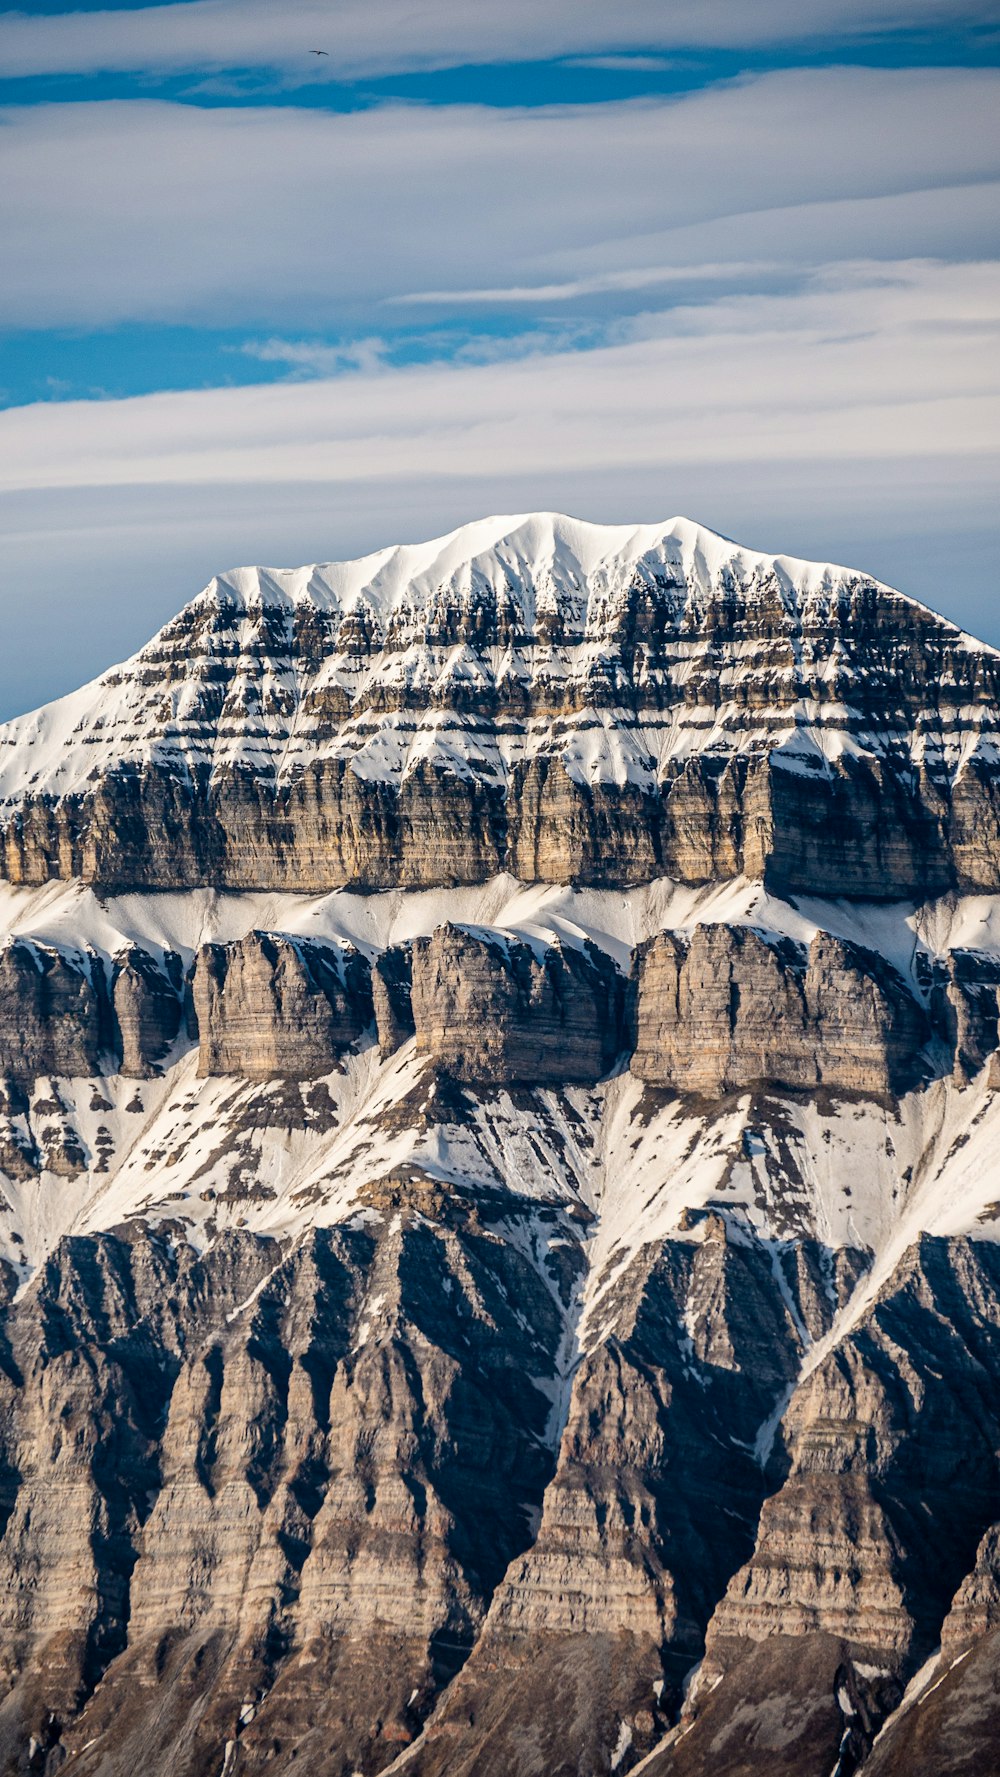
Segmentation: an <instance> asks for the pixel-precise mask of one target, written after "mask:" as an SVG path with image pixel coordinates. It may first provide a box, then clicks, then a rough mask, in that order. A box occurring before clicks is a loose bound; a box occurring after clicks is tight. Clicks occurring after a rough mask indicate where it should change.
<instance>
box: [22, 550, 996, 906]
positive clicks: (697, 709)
mask: <svg viewBox="0 0 1000 1777" xmlns="http://www.w3.org/2000/svg"><path fill="white" fill-rule="evenodd" d="M540 522H541V523H542V524H543V525H544V524H549V525H550V527H551V526H552V524H553V521H551V520H542V521H540ZM560 523H561V521H559V520H556V521H554V532H553V543H552V549H553V551H554V555H553V558H552V560H551V561H546V562H545V563H542V564H539V565H538V566H537V567H535V568H531V567H529V566H528V565H527V564H526V563H524V562H523V561H518V562H517V566H516V567H515V566H514V562H515V559H516V558H517V557H518V554H519V549H518V544H517V542H516V539H513V538H512V539H511V540H509V542H508V545H507V552H506V553H505V552H504V551H503V550H501V552H500V553H499V554H497V555H495V556H490V557H489V559H488V560H487V562H486V564H485V566H479V567H477V566H476V565H474V564H473V563H472V562H471V561H470V562H469V563H467V564H466V565H465V567H464V568H459V569H457V570H455V569H454V568H453V569H452V570H450V571H449V574H448V575H446V577H445V579H444V580H443V581H442V583H441V584H439V585H435V586H433V587H431V586H429V585H428V584H426V582H425V581H422V580H420V581H419V582H418V583H414V584H413V585H411V586H407V587H405V588H403V589H401V590H400V592H399V594H398V596H397V597H396V600H395V603H394V604H393V605H392V607H391V608H390V609H387V610H385V611H383V612H382V614H381V616H380V615H378V614H377V613H376V612H375V611H374V609H373V608H372V606H371V605H370V604H369V603H368V602H367V601H366V600H365V599H363V598H362V599H360V600H359V601H358V602H356V603H350V602H349V603H348V604H347V605H346V606H345V605H344V604H343V603H342V601H341V599H340V596H339V595H337V594H336V593H334V592H333V590H332V586H331V584H329V583H328V582H327V581H325V580H324V577H323V575H324V571H323V570H317V571H316V581H315V587H314V591H313V592H309V591H306V592H303V593H302V594H301V596H299V595H296V597H295V598H294V599H291V598H290V597H289V595H288V593H287V591H284V590H281V589H279V588H278V586H277V585H276V584H275V578H274V577H273V576H271V575H269V574H268V573H267V572H265V571H260V572H257V573H253V572H249V573H248V574H246V575H244V576H243V577H242V579H241V583H240V584H239V586H237V585H235V584H231V583H229V582H227V581H219V582H215V583H213V585H212V587H210V588H209V589H207V591H206V592H205V593H204V594H202V595H201V596H200V597H199V598H198V599H196V600H195V601H194V602H193V603H192V604H191V605H189V606H188V607H187V608H186V609H185V610H184V611H183V612H181V614H180V615H179V616H178V617H177V618H176V619H174V620H173V622H171V623H169V624H167V625H166V627H165V628H164V629H163V630H162V631H161V632H160V634H159V635H158V636H157V637H155V638H154V640H153V641H152V642H150V644H149V645H148V647H147V648H145V649H143V650H142V652H141V654H140V655H139V657H138V660H137V663H136V664H134V665H131V666H130V667H129V669H128V670H127V672H126V671H124V670H123V672H122V673H121V674H120V675H118V677H117V680H116V676H115V675H113V674H112V675H108V681H107V682H108V683H109V684H112V685H114V684H116V683H117V684H118V686H119V687H120V700H121V706H122V716H121V720H120V723H119V724H117V725H116V724H114V723H112V724H111V727H110V730H109V728H108V726H107V724H106V723H105V722H104V719H103V718H101V726H100V727H95V730H94V733H93V736H92V738H93V739H94V741H95V743H99V744H95V745H94V746H92V747H89V748H88V749H87V752H88V758H87V766H88V769H87V771H86V772H85V773H84V772H83V771H81V772H80V773H79V774H78V776H76V777H73V778H72V782H71V784H70V785H69V787H64V788H60V787H59V786H60V784H61V781H62V780H54V787H53V788H46V787H44V786H42V787H40V788H37V787H34V788H31V789H25V790H24V791H23V792H22V791H21V790H18V792H17V794H16V795H13V796H11V798H10V800H9V802H8V805H7V807H6V809H5V811H4V816H3V823H2V825H3V846H2V850H3V868H4V871H5V873H6V875H7V876H8V877H9V879H10V880H11V881H13V882H18V883H40V882H44V881H47V880H48V879H49V878H51V877H53V876H59V877H63V878H68V877H71V876H80V877H82V878H83V879H84V880H85V881H87V882H92V883H94V884H97V885H99V886H101V887H102V888H104V889H107V890H114V889H134V888H140V887H146V888H181V887H191V886H195V885H198V884H205V883H208V884H211V885H213V886H216V887H230V888H238V889H249V888H263V889H286V890H289V889H291V890H294V889H303V890H317V891H322V890H327V889H330V888H334V887H338V886H343V885H345V884H350V885H353V886H355V887H359V888H369V889H374V888H388V887H396V886H399V885H404V886H406V885H410V886H434V885H437V884H440V883H461V882H478V881H483V880H485V879H486V878H488V877H490V876H492V875H494V874H496V873H497V872H498V871H500V870H504V869H507V870H510V871H512V872H513V873H515V874H518V875H520V876H522V877H524V878H526V879H529V880H544V881H556V882H566V881H570V880H575V881H580V882H591V883H604V884H615V885H622V886H624V885H627V884H630V883H637V882H644V881H648V880H650V879H651V878H653V877H656V876H660V875H672V876H674V877H677V878H680V879H682V880H684V881H688V882H707V881H710V880H719V879H721V878H725V877H730V876H732V875H734V874H737V873H739V872H742V873H744V874H746V875H749V876H752V877H757V878H759V877H762V876H763V877H764V878H765V879H766V880H767V882H768V884H769V886H771V887H773V888H775V889H776V890H778V892H781V893H796V892H806V893H813V894H824V895H842V894H843V895H858V896H864V897H871V898H875V899H894V898H903V897H909V896H915V897H917V898H926V897H927V896H930V895H933V894H936V893H939V892H942V891H944V890H946V889H948V888H957V889H959V890H968V891H973V892H975V891H986V892H994V891H995V890H996V889H997V887H998V885H1000V792H998V789H997V779H996V769H995V764H994V763H993V760H994V751H993V746H994V740H995V735H996V730H997V707H998V703H1000V695H998V693H1000V676H998V666H997V660H996V656H995V655H994V654H993V653H992V652H991V651H990V650H988V649H985V648H983V649H979V648H976V647H974V646H970V644H969V642H968V638H963V637H961V636H960V635H959V633H958V632H957V631H956V630H955V629H954V628H953V627H952V626H951V625H949V624H947V623H946V622H944V621H943V620H942V619H940V618H938V617H936V616H935V615H934V614H933V613H931V612H930V611H927V610H924V609H923V608H922V607H920V606H919V605H916V604H913V603H912V602H910V601H908V600H906V599H904V598H902V597H900V596H899V595H898V594H895V593H893V592H891V591H890V590H889V589H888V588H886V587H882V586H879V585H877V584H876V583H875V582H874V581H872V580H871V579H868V578H866V577H865V576H863V575H860V574H854V573H849V572H847V571H843V570H825V571H824V572H819V571H817V573H816V574H815V575H814V577H813V584H812V586H811V588H810V589H807V588H806V587H805V586H803V585H796V586H795V587H794V588H791V587H790V586H789V582H788V573H787V569H785V568H783V567H781V566H780V565H779V564H771V563H767V562H765V561H759V560H758V561H753V560H751V561H746V562H742V563H741V562H740V560H739V558H738V557H737V555H736V552H735V551H734V552H733V555H732V559H731V561H730V563H729V564H728V565H720V566H719V567H717V568H716V569H714V570H713V571H712V572H711V574H710V575H709V576H708V578H707V579H706V575H705V572H704V571H703V570H702V569H699V568H698V566H697V563H696V562H695V560H693V559H690V558H686V557H685V555H684V551H683V549H682V547H681V544H680V542H679V541H678V540H677V538H675V537H672V536H671V535H670V534H669V533H668V534H666V535H665V536H664V538H663V540H662V543H661V544H659V545H654V546H653V548H652V551H651V553H650V554H648V555H646V556H644V557H642V558H641V559H640V560H638V561H634V562H626V561H625V560H624V559H623V560H621V561H619V562H616V561H615V559H614V556H613V554H612V557H611V558H610V559H609V560H608V561H607V562H606V563H604V564H602V565H601V566H600V567H599V568H598V569H597V570H596V572H594V573H593V574H590V575H584V574H582V573H578V572H576V571H575V570H573V569H572V568H571V567H570V566H569V565H568V564H567V563H560V562H559V561H558V560H557V559H556V557H558V556H559V555H560V554H561V552H562V546H561V545H560V544H559V543H558V542H557V541H556V533H558V531H559V526H560ZM609 543H610V538H609ZM278 578H280V576H279V577H278ZM181 688H183V697H179V696H178V692H179V690H180V689H181ZM179 707H183V709H184V716H183V718H182V719H181V718H179V717H178V715H177V710H178V708H179ZM803 708H809V709H810V710H812V711H813V716H812V718H811V722H810V724H806V725H804V724H803V721H802V716H801V712H802V710H803ZM890 712H891V714H890ZM429 718H430V719H431V721H430V727H431V728H432V731H433V744H432V746H431V747H430V748H429V749H428V747H427V746H426V744H425V742H426V740H427V736H428V719H429ZM383 724H384V725H385V729H384V732H385V737H386V739H387V745H388V750H389V756H390V763H389V765H388V767H387V768H386V769H385V770H383V769H382V767H381V764H380V762H379V758H378V756H377V755H376V757H375V766H376V768H375V769H374V770H373V769H372V762H373V761H372V758H370V757H367V756H366V757H364V758H363V759H361V760H360V761H359V762H358V769H355V767H354V761H355V757H356V754H357V752H358V749H359V748H362V749H363V748H364V747H365V746H366V745H367V743H368V741H369V739H370V738H371V736H372V735H374V734H376V733H377V732H379V730H380V727H381V725H383ZM804 728H805V732H803V729H804ZM418 730H422V732H421V735H420V740H419V744H417V745H413V744H412V743H413V741H414V738H415V736H416V735H417V731H418ZM598 730H606V731H607V733H608V736H609V741H608V746H607V748H606V749H605V750H604V751H603V753H602V754H601V757H602V760H603V762H600V763H598V765H597V767H596V768H595V770H594V771H592V772H591V771H588V770H587V769H580V768H579V766H578V765H577V764H576V763H574V761H575V759H576V756H577V754H578V753H579V752H580V751H581V750H582V751H583V752H584V753H586V751H587V750H588V748H589V747H590V745H591V742H592V739H593V737H594V735H595V731H598ZM74 732H75V731H74ZM88 734H89V730H88ZM706 736H710V737H711V738H710V740H709V739H706ZM840 736H843V738H844V741H845V742H846V744H844V745H842V746H837V744H836V742H837V741H838V740H839V738H840ZM828 737H829V738H831V739H832V741H833V742H834V744H833V745H827V744H826V742H827V739H828ZM597 738H598V740H600V735H599V734H598V736H597ZM20 739H21V729H20V728H19V727H18V726H17V725H16V724H15V725H11V726H10V727H9V728H8V730H6V731H4V730H0V757H2V754H3V750H4V746H5V745H7V746H17V745H18V744H19V743H20ZM77 740H78V737H77V738H76V740H75V741H74V744H77ZM262 741H263V743H264V744H263V745H262V744H261V742H262ZM674 742H677V743H678V744H673V743H674ZM970 742H971V744H970ZM668 743H669V744H668ZM602 747H603V742H602V743H601V747H599V752H601V748H602ZM178 749H180V750H181V752H182V754H183V757H184V767H183V769H182V770H178V769H177V751H178ZM619 749H620V750H621V751H622V752H623V753H624V755H625V756H627V757H629V758H631V759H632V760H633V761H634V766H635V768H634V771H633V772H632V773H631V779H630V781H625V782H622V781H621V773H620V771H619V770H618V768H617V767H616V766H614V765H613V763H612V760H613V758H614V756H615V755H616V753H617V752H618V751H619ZM206 759H213V760H216V761H218V762H217V763H216V764H214V765H212V766H207V765H205V764H204V763H203V761H204V760H206Z"/></svg>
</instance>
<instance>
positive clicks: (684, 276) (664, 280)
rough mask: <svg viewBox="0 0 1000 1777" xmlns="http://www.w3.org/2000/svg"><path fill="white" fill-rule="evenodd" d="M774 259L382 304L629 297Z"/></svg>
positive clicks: (770, 268) (757, 272)
mask: <svg viewBox="0 0 1000 1777" xmlns="http://www.w3.org/2000/svg"><path fill="white" fill-rule="evenodd" d="M786 269H787V267H781V266H779V265H778V264H777V263H776V262H775V261H774V260H766V259H765V260H740V259H734V260H731V261H730V262H729V263H728V264H725V263H724V264H715V265H654V266H646V267H643V268H642V269H636V270H625V271H609V272H599V273H596V274H595V275H594V276H592V277H589V278H570V279H568V280H567V281H566V282H564V283H560V284H495V285H493V286H489V285H487V286H486V287H485V288H478V287H476V286H473V287H472V288H471V289H467V290H411V291H406V292H404V293H403V294H402V295H401V296H389V297H386V299H385V301H386V304H387V305H392V306H393V307H398V306H401V305H415V306H417V307H434V308H438V307H442V306H447V307H460V308H468V307H471V306H477V305H479V304H481V303H487V304H490V305H492V306H501V307H504V306H507V305H508V304H513V305H519V304H522V303H532V304H539V303H552V302H572V301H573V300H574V299H575V298H577V297H580V296H606V295H624V294H629V295H630V294H631V293H632V292H633V291H636V290H654V289H656V288H658V287H660V286H662V285H672V284H707V283H718V282H729V281H732V280H734V279H754V278H759V277H761V276H766V275H767V274H768V273H771V272H775V271H779V270H786Z"/></svg>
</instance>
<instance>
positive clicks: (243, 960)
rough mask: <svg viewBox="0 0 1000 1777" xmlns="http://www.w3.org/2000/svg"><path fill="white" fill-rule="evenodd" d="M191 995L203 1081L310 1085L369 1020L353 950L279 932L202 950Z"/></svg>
mask: <svg viewBox="0 0 1000 1777" xmlns="http://www.w3.org/2000/svg"><path fill="white" fill-rule="evenodd" d="M193 991H194V1010H195V1016H196V1018H197V1022H198V1033H199V1048H198V1071H199V1073H200V1074H202V1075H205V1074H238V1075H239V1076H240V1077H241V1078H242V1079H245V1080H280V1079H287V1080H311V1079H315V1078H316V1077H317V1076H318V1075H320V1074H327V1073H329V1072H330V1069H331V1068H332V1067H333V1066H334V1064H335V1062H336V1060H337V1057H338V1056H339V1055H340V1054H342V1053H343V1051H344V1050H345V1049H349V1048H350V1047H351V1045H352V1043H356V1042H357V1040H358V1038H359V1037H360V1036H361V1035H362V1033H363V1032H364V1031H365V1030H366V1029H367V1027H368V1026H369V1025H370V1023H371V1021H372V1016H373V1014H372V1002H371V986H370V981H369V975H368V970H367V968H366V966H365V964H364V962H363V960H362V958H361V957H360V956H359V955H358V953H357V952H356V951H351V952H350V953H349V954H344V953H342V952H341V951H340V950H335V949H333V948H331V947H330V946H327V945H321V944H311V943H308V942H305V941H304V940H302V939H298V938H290V937H288V936H287V935H286V934H284V933H280V932H248V934H247V936H246V937H245V938H241V939H239V940H237V941H236V942H235V943H232V944H207V945H204V946H203V947H202V949H201V950H200V951H199V952H198V960H197V964H196V966H195V971H194V989H193Z"/></svg>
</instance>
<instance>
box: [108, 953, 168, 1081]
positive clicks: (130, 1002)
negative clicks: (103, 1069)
mask: <svg viewBox="0 0 1000 1777" xmlns="http://www.w3.org/2000/svg"><path fill="white" fill-rule="evenodd" d="M111 997H112V1006H113V1009H114V1016H115V1022H116V1025H117V1038H118V1045H119V1051H120V1054H121V1069H120V1071H121V1072H122V1073H123V1074H125V1075H126V1076H127V1077H128V1078H130V1079H136V1080H142V1079H147V1078H148V1077H149V1076H150V1075H151V1074H155V1073H157V1072H159V1071H160V1063H161V1062H162V1061H163V1060H164V1058H165V1056H166V1055H168V1054H169V1052H170V1050H171V1048H172V1047H173V1045H174V1043H175V1042H176V1040H177V1036H178V1034H179V1032H180V1028H181V1024H182V1021H183V981H182V971H181V961H180V957H178V956H176V955H174V954H173V953H172V952H168V953H167V954H166V955H165V956H164V958H163V963H162V965H161V964H160V963H159V962H158V961H157V960H156V959H155V958H154V957H153V956H152V955H151V954H150V952H149V951H148V950H143V949H142V947H141V945H138V944H132V945H130V946H129V948H128V949H127V950H124V951H122V952H121V954H120V955H118V956H117V957H116V958H115V966H114V974H113V978H112V987H111Z"/></svg>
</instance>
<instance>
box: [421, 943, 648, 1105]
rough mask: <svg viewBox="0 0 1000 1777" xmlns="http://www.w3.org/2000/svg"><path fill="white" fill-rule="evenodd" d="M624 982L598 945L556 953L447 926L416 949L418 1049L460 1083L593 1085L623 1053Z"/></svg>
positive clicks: (560, 949) (565, 948)
mask: <svg viewBox="0 0 1000 1777" xmlns="http://www.w3.org/2000/svg"><path fill="white" fill-rule="evenodd" d="M623 986H624V984H623V982H622V980H621V977H620V976H619V975H618V972H617V970H616V969H615V967H614V965H613V963H611V962H610V960H609V959H608V958H607V957H606V956H604V955H603V953H602V952H600V951H598V950H597V949H596V948H595V947H594V946H593V945H590V946H588V947H587V949H586V950H582V951H581V950H574V949H571V948H569V947H568V946H557V945H549V946H546V947H545V948H544V949H543V951H542V953H541V955H540V956H539V955H537V954H536V952H535V951H534V950H533V949H532V947H531V946H530V945H528V944H526V943H524V942H523V941H521V940H519V939H516V938H507V937H505V936H503V935H502V934H501V933H499V932H488V931H486V930H485V929H481V928H477V929H475V930H470V931H467V930H465V929H464V928H462V927H460V926H450V925H445V926H439V927H438V929H437V931H436V932H434V933H433V934H432V936H431V937H429V938H418V939H416V940H415V942H414V945H413V990H412V1006H413V1019H414V1024H415V1026H416V1033H417V1048H418V1050H419V1051H421V1053H423V1054H425V1055H430V1056H432V1057H433V1058H434V1060H435V1061H436V1062H437V1063H438V1064H439V1065H440V1066H441V1067H444V1068H446V1069H447V1070H448V1071H449V1073H452V1074H454V1076H455V1077H456V1079H459V1080H469V1081H483V1082H488V1083H490V1084H493V1085H504V1084H509V1083H512V1082H515V1081H524V1082H525V1083H526V1084H530V1085H545V1084H548V1083H550V1082H551V1083H557V1082H558V1083H560V1084H561V1083H565V1082H567V1081H574V1080H581V1081H593V1080H597V1079H599V1078H600V1076H601V1075H602V1074H603V1073H606V1072H607V1070H608V1068H609V1067H610V1066H611V1064H612V1062H613V1061H614V1059H615V1056H616V1055H617V1054H618V1052H619V1049H620V1047H621V1042H622V1035H621V1008H622V996H623Z"/></svg>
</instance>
